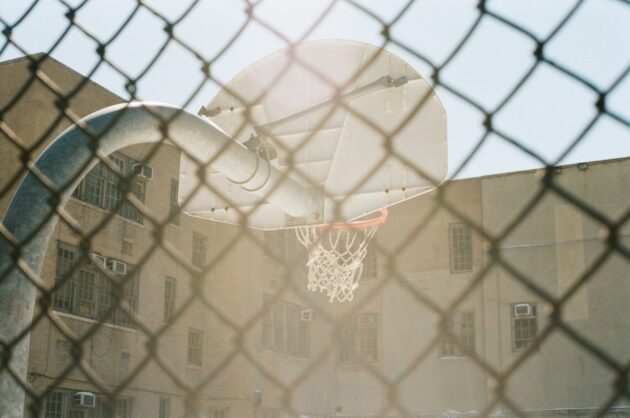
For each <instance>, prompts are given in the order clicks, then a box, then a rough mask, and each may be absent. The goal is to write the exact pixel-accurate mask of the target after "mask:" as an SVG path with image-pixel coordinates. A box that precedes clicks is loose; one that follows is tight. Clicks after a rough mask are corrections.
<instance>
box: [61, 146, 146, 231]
mask: <svg viewBox="0 0 630 418" xmlns="http://www.w3.org/2000/svg"><path fill="white" fill-rule="evenodd" d="M109 160H110V162H111V163H113V164H114V166H115V167H116V168H117V169H118V172H114V171H113V170H112V169H111V168H109V167H108V166H107V165H105V163H103V162H99V163H98V164H97V165H96V167H94V168H93V169H92V170H91V171H90V172H89V173H88V174H87V175H86V176H85V179H83V180H82V181H81V183H80V184H79V186H78V187H77V188H76V189H75V191H74V193H73V196H74V197H75V198H77V199H78V200H81V201H83V202H86V203H89V204H90V205H93V206H97V207H99V208H101V209H105V210H107V211H109V212H113V211H117V208H118V213H120V215H121V216H122V217H123V218H126V219H129V220H131V221H133V222H136V223H138V224H142V223H144V219H143V216H142V214H141V213H140V212H139V211H138V209H136V208H135V207H134V206H133V205H132V204H131V203H130V202H129V201H128V200H127V199H126V197H125V196H126V191H125V188H124V184H125V182H129V184H130V185H129V190H130V191H131V193H132V194H133V195H134V196H135V197H136V198H137V199H138V200H140V201H141V202H144V198H145V186H146V184H145V182H144V181H143V180H141V179H138V178H135V177H133V175H132V173H133V171H132V168H131V162H130V160H129V159H128V158H127V157H125V156H123V155H122V154H116V155H110V156H109ZM121 200H122V203H121Z"/></svg>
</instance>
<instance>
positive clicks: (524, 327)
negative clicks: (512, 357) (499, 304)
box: [511, 303, 538, 351]
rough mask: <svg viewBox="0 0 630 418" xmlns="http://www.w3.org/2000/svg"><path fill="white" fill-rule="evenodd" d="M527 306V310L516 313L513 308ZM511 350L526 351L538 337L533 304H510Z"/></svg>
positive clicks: (536, 319)
mask: <svg viewBox="0 0 630 418" xmlns="http://www.w3.org/2000/svg"><path fill="white" fill-rule="evenodd" d="M517 305H519V306H529V310H528V311H525V312H518V311H517V309H515V306H517ZM511 308H512V309H511V310H512V349H513V351H523V350H527V349H528V348H529V347H530V346H531V345H532V344H534V342H536V339H537V337H538V317H537V315H536V305H535V304H533V303H516V304H512V306H511Z"/></svg>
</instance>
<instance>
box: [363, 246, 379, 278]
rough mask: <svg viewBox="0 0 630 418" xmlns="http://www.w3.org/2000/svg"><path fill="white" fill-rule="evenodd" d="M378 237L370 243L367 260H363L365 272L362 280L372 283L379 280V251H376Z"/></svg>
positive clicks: (366, 255) (366, 254)
mask: <svg viewBox="0 0 630 418" xmlns="http://www.w3.org/2000/svg"><path fill="white" fill-rule="evenodd" d="M375 241H376V236H374V237H373V238H372V241H371V242H370V243H368V246H367V249H366V253H365V258H363V272H362V273H361V280H364V281H371V280H376V279H378V251H377V249H376V242H375Z"/></svg>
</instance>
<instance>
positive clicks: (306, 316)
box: [300, 309, 313, 322]
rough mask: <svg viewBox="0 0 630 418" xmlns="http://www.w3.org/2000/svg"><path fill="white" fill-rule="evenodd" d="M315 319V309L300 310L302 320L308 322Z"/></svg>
mask: <svg viewBox="0 0 630 418" xmlns="http://www.w3.org/2000/svg"><path fill="white" fill-rule="evenodd" d="M312 320H313V310H312V309H304V310H302V311H300V321H304V322H308V321H312Z"/></svg>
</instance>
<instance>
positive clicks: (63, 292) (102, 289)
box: [53, 242, 138, 327]
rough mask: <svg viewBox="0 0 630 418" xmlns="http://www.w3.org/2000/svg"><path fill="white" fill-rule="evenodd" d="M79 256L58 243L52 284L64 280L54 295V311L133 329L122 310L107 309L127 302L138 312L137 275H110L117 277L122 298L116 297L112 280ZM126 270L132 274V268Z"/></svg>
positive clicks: (90, 262) (89, 261)
mask: <svg viewBox="0 0 630 418" xmlns="http://www.w3.org/2000/svg"><path fill="white" fill-rule="evenodd" d="M79 254H80V253H79V250H78V249H77V248H74V247H72V246H70V245H67V244H65V243H62V242H58V243H57V266H56V272H55V274H56V276H55V283H60V282H62V281H63V285H61V287H60V288H59V289H57V290H56V291H55V293H54V296H53V307H54V309H55V310H57V311H60V312H67V313H71V314H74V315H78V316H82V317H85V318H92V319H99V320H102V321H106V322H111V323H114V324H119V325H124V326H129V327H130V326H132V325H133V321H132V319H131V318H130V317H129V316H128V315H127V314H126V313H125V312H123V310H122V309H120V308H116V309H114V312H113V313H112V312H110V310H111V307H112V305H113V304H116V305H118V304H119V301H126V302H127V303H128V304H129V306H130V307H131V309H132V310H133V311H134V312H137V309H138V279H137V275H136V274H135V273H129V274H127V275H125V276H122V275H115V274H113V273H112V277H113V278H115V279H116V278H118V279H119V280H120V284H122V295H121V296H118V295H117V293H118V292H117V291H116V288H115V287H114V285H113V283H112V282H111V280H110V279H109V278H107V277H106V276H105V275H104V274H103V273H101V272H100V271H99V269H98V268H97V267H96V265H95V264H94V263H93V262H92V261H91V260H88V259H87V257H86V256H84V257H83V259H82V260H79V258H80V257H79ZM127 269H128V271H133V267H132V266H127ZM130 274H131V275H130Z"/></svg>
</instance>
